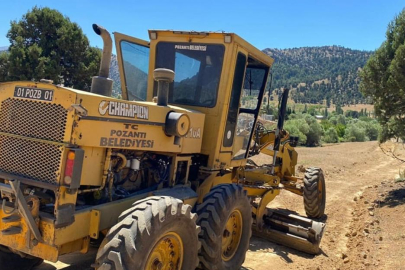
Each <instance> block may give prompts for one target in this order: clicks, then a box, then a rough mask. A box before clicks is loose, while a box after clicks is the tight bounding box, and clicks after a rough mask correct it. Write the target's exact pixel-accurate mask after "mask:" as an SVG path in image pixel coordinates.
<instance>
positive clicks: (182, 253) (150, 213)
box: [96, 196, 200, 270]
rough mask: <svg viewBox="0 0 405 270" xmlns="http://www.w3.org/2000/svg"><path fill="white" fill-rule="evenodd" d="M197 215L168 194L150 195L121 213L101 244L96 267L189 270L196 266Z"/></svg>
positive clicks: (103, 268) (197, 245)
mask: <svg viewBox="0 0 405 270" xmlns="http://www.w3.org/2000/svg"><path fill="white" fill-rule="evenodd" d="M196 219H197V216H196V215H195V214H192V213H191V206H190V205H186V204H183V202H182V201H181V200H178V199H175V198H172V197H165V196H162V197H150V198H147V199H145V200H142V201H140V202H138V203H135V204H134V206H133V207H132V208H131V209H128V210H127V211H125V212H123V213H122V214H121V216H120V218H119V220H120V221H119V222H118V223H117V225H115V226H114V227H112V228H111V229H110V231H109V232H108V234H107V235H106V237H105V239H104V241H103V243H102V244H101V246H100V248H99V250H98V252H97V258H96V266H97V267H98V269H99V270H107V269H109V270H114V269H115V270H120V269H134V270H135V269H139V270H191V269H195V268H196V267H197V265H198V249H199V242H198V233H199V231H200V230H199V227H198V226H197V225H196Z"/></svg>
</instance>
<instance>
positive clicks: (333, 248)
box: [38, 142, 405, 270]
mask: <svg viewBox="0 0 405 270" xmlns="http://www.w3.org/2000/svg"><path fill="white" fill-rule="evenodd" d="M393 148H394V144H385V145H384V149H386V150H388V151H389V150H390V149H393ZM396 148H397V150H396V151H397V152H396V153H397V155H398V156H400V155H401V154H402V155H403V156H404V157H405V154H404V153H405V150H403V149H402V146H400V147H396ZM398 148H400V149H399V150H398ZM402 152H404V153H402ZM298 153H299V164H302V165H303V166H305V167H309V166H318V167H322V168H323V170H324V172H325V177H326V185H327V208H326V217H325V218H324V220H323V221H325V222H326V224H327V225H326V232H325V236H324V238H323V240H322V243H321V249H322V253H321V254H320V255H318V256H315V257H314V256H309V255H306V254H304V253H301V252H298V251H295V250H293V249H290V248H286V247H283V246H280V245H277V244H273V243H270V242H267V241H265V240H261V239H258V238H252V240H251V244H250V249H249V251H248V253H247V257H246V261H245V263H244V265H243V268H242V269H245V270H246V269H252V270H268V269H405V263H404V259H403V258H404V256H405V222H403V221H405V218H404V216H403V215H402V213H404V212H405V199H404V197H405V184H403V183H396V182H395V181H394V179H395V175H396V174H398V169H399V168H403V167H404V166H403V165H402V167H401V164H402V163H401V162H399V161H398V160H396V159H394V158H392V157H390V156H388V155H386V154H384V153H383V152H382V151H381V149H380V148H379V146H378V144H377V143H376V142H365V143H344V144H339V145H330V146H325V147H318V148H298ZM259 160H260V157H259ZM269 206H270V207H274V206H278V207H284V208H288V209H291V210H294V211H297V212H298V213H300V214H304V213H305V212H304V208H303V203H302V198H300V197H298V196H296V195H294V194H291V193H288V192H286V191H284V192H283V193H282V196H279V198H278V199H277V201H275V202H273V203H272V204H270V205H269ZM401 221H402V222H401ZM94 257H95V250H94V249H93V250H92V252H90V253H89V254H87V255H85V256H84V257H83V256H80V255H79V256H76V255H69V256H63V257H62V258H61V261H60V262H58V263H56V264H51V263H44V264H43V265H41V266H40V267H39V268H38V270H53V269H64V270H71V269H75V270H88V269H92V268H91V267H90V265H91V263H92V262H93V261H94Z"/></svg>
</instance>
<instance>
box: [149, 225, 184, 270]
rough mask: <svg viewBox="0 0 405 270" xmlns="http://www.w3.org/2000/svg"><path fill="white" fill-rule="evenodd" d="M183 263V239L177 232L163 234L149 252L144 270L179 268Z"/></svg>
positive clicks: (174, 269) (176, 269)
mask: <svg viewBox="0 0 405 270" xmlns="http://www.w3.org/2000/svg"><path fill="white" fill-rule="evenodd" d="M182 263H183V241H182V240H181V238H180V236H179V235H178V234H177V233H174V232H169V233H166V234H165V235H163V236H162V237H161V238H160V239H159V241H157V243H156V244H155V246H154V247H153V249H152V251H151V252H150V254H149V257H148V260H147V262H146V266H145V270H179V269H181V266H182Z"/></svg>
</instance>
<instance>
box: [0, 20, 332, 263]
mask: <svg viewBox="0 0 405 270" xmlns="http://www.w3.org/2000/svg"><path fill="white" fill-rule="evenodd" d="M93 29H94V31H95V32H96V33H97V34H98V35H100V36H101V37H102V38H103V40H104V48H103V56H102V60H101V67H100V73H99V75H98V76H95V77H94V78H93V80H92V85H91V92H85V91H80V90H76V89H71V88H67V87H63V86H60V85H59V86H58V85H53V84H52V82H51V81H48V80H42V81H41V82H33V81H17V82H5V83H0V191H1V199H2V207H1V210H0V218H1V222H0V231H1V235H0V268H1V269H30V268H32V267H35V266H36V265H38V264H40V263H41V262H42V260H49V261H53V262H56V261H57V260H58V258H59V256H61V255H63V254H68V253H73V252H82V253H86V252H88V250H89V247H90V245H98V246H99V249H98V252H97V257H96V261H95V263H94V264H93V267H95V268H96V269H147V270H151V269H160V270H162V269H165V270H169V269H170V270H180V269H184V270H190V269H196V268H198V269H229V270H235V269H239V268H240V266H241V265H242V263H243V261H244V259H245V253H246V252H247V249H248V247H249V240H250V237H251V234H252V232H253V233H254V234H255V235H258V236H259V237H264V238H267V239H270V240H272V241H276V242H278V243H281V244H284V245H288V246H291V247H293V248H296V249H299V250H302V251H304V252H308V253H311V254H316V253H318V252H319V243H320V241H321V237H322V234H323V231H324V226H325V225H324V224H323V223H322V222H316V221H313V220H311V219H309V218H305V217H301V216H298V215H294V214H292V213H291V212H286V211H285V210H280V209H272V208H268V207H267V206H268V204H269V203H270V202H271V201H272V200H273V199H274V198H275V197H276V196H277V195H279V193H280V191H281V190H287V191H290V192H293V193H295V194H297V195H300V196H303V198H304V204H305V210H306V213H307V216H308V217H310V218H320V217H321V216H322V215H323V214H324V210H325V182H324V176H323V173H322V170H321V169H319V168H310V169H308V170H307V171H306V173H305V177H303V178H299V177H296V176H295V166H296V164H297V152H296V151H295V149H294V146H295V144H296V142H297V138H294V137H292V136H289V134H288V132H286V131H285V130H283V122H284V115H285V109H286V104H287V97H288V90H284V93H283V96H282V101H281V103H280V112H279V120H278V123H277V128H275V129H270V130H269V129H267V128H266V127H265V125H263V124H261V123H260V121H259V120H260V119H259V114H260V107H261V103H262V99H263V96H264V95H265V93H266V91H267V90H268V89H267V87H266V86H268V82H267V80H268V78H269V73H270V69H271V66H272V64H273V59H272V58H270V57H269V56H268V55H266V54H264V53H263V52H261V51H260V50H258V49H257V48H255V47H253V46H252V45H251V44H249V43H248V42H246V41H245V40H243V39H242V38H240V37H239V36H237V35H236V34H232V33H223V32H222V33H216V32H189V31H157V30H150V31H149V37H150V42H146V41H143V40H140V39H136V38H133V37H129V36H126V35H123V34H120V33H114V36H115V45H116V48H117V59H118V66H119V71H120V78H121V87H122V99H118V98H115V97H113V96H112V84H113V82H112V80H111V79H110V78H109V66H110V61H111V53H112V40H111V36H110V34H109V33H108V32H107V31H106V30H105V29H104V28H102V27H100V26H98V25H93ZM258 154H260V155H263V156H264V157H267V158H266V160H267V161H268V162H267V163H266V162H265V164H264V165H260V166H259V165H257V164H256V163H255V162H253V161H252V160H251V159H250V158H251V157H252V156H254V155H258Z"/></svg>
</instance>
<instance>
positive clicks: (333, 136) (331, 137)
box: [324, 127, 339, 143]
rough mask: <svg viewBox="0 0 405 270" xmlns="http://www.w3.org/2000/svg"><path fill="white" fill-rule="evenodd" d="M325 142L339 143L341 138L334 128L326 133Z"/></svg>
mask: <svg viewBox="0 0 405 270" xmlns="http://www.w3.org/2000/svg"><path fill="white" fill-rule="evenodd" d="M324 141H325V142H326V143H337V142H339V136H338V133H337V131H336V129H335V128H334V127H330V128H329V129H328V130H326V132H325V136H324Z"/></svg>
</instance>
